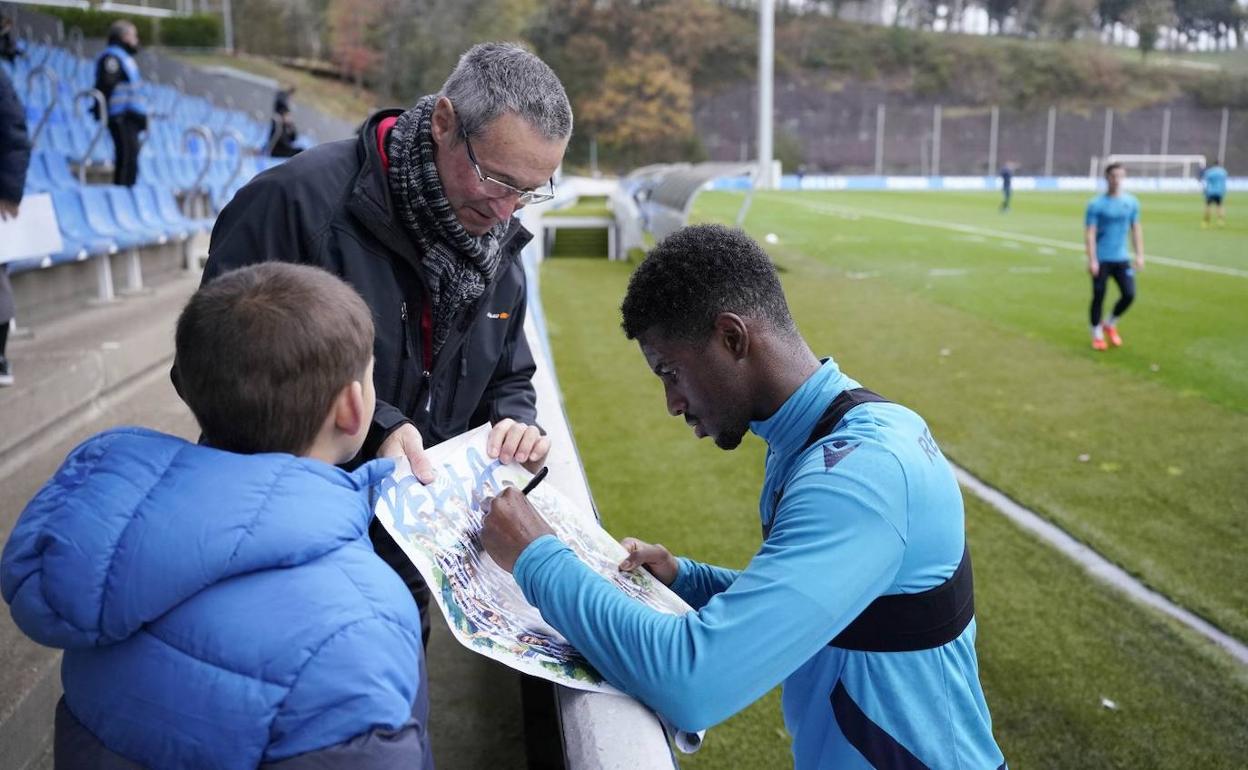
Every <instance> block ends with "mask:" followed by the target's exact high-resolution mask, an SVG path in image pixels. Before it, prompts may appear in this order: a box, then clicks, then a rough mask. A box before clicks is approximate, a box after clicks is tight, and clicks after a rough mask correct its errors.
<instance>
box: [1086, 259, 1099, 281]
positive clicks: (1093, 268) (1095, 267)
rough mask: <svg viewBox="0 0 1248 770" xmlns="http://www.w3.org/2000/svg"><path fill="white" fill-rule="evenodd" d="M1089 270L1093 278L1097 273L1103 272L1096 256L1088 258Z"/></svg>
mask: <svg viewBox="0 0 1248 770" xmlns="http://www.w3.org/2000/svg"><path fill="white" fill-rule="evenodd" d="M1088 272H1089V273H1091V274H1092V277H1093V278H1095V277H1096V274H1097V273H1099V272H1101V263H1100V262H1098V261H1097V260H1096V257H1092V258H1091V259H1089V260H1088Z"/></svg>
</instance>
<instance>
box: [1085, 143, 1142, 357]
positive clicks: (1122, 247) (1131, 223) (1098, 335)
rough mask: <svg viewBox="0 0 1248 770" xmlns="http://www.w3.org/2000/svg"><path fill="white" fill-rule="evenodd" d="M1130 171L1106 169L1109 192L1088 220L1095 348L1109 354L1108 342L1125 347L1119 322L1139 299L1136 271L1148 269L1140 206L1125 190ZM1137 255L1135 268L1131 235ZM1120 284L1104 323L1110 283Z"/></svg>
mask: <svg viewBox="0 0 1248 770" xmlns="http://www.w3.org/2000/svg"><path fill="white" fill-rule="evenodd" d="M1126 175H1127V171H1126V169H1124V168H1123V167H1122V165H1121V164H1118V163H1111V164H1109V165H1108V166H1106V167H1105V182H1106V190H1105V193H1104V194H1103V195H1098V196H1097V197H1095V198H1093V199H1092V200H1091V202H1089V203H1088V210H1087V213H1086V214H1085V216H1084V220H1083V224H1084V234H1083V241H1084V244H1085V246H1086V249H1087V254H1088V272H1089V273H1090V274H1091V275H1092V310H1091V318H1092V348H1093V350H1105V348H1106V347H1107V344H1106V339H1107V338H1108V340H1109V344H1112V345H1113V346H1114V347H1118V346H1120V345H1122V337H1120V336H1119V335H1118V319H1120V318H1122V314H1123V313H1125V312H1127V308H1128V307H1130V306H1131V302H1132V301H1133V300H1134V299H1135V271H1136V270H1143V269H1144V230H1143V228H1142V227H1140V202H1139V201H1138V200H1136V197H1135V196H1134V195H1132V194H1131V193H1129V192H1125V191H1123V190H1122V180H1123V179H1124V178H1125V177H1126ZM1128 231H1130V233H1131V246H1132V248H1133V249H1134V251H1135V268H1134V269H1132V266H1131V261H1130V259H1129V258H1128V256H1127V232H1128ZM1111 277H1112V278H1113V279H1114V283H1117V284H1118V291H1120V292H1121V296H1120V297H1119V298H1118V302H1117V303H1115V304H1114V308H1113V310H1112V312H1111V313H1110V316H1109V320H1108V321H1107V322H1105V323H1102V322H1101V306H1102V305H1103V304H1104V302H1105V289H1106V287H1107V286H1108V285H1109V279H1110V278H1111Z"/></svg>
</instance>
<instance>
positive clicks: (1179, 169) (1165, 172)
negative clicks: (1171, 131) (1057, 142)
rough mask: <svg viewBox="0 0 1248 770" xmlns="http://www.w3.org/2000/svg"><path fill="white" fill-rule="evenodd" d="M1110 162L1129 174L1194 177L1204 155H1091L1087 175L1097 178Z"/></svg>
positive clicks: (1203, 164) (1199, 168)
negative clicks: (1123, 168) (1118, 165)
mask: <svg viewBox="0 0 1248 770" xmlns="http://www.w3.org/2000/svg"><path fill="white" fill-rule="evenodd" d="M1111 163H1119V164H1121V165H1122V166H1123V167H1125V168H1126V169H1127V173H1128V174H1129V175H1131V176H1142V177H1175V178H1178V179H1196V178H1198V177H1199V176H1200V172H1201V170H1202V169H1204V167H1205V156H1204V155H1109V156H1107V157H1105V158H1100V157H1098V156H1096V155H1093V156H1092V163H1091V164H1090V166H1089V169H1088V176H1090V177H1092V178H1093V179H1096V178H1099V177H1100V176H1101V174H1102V173H1104V170H1105V168H1106V167H1108V166H1109V164H1111Z"/></svg>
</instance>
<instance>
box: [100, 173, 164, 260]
mask: <svg viewBox="0 0 1248 770" xmlns="http://www.w3.org/2000/svg"><path fill="white" fill-rule="evenodd" d="M103 190H104V196H105V197H106V198H107V199H108V205H109V207H110V208H111V209H112V212H113V219H115V220H116V221H117V224H119V225H121V226H122V227H123V228H125V229H126V230H127V231H129V232H131V233H141V234H142V235H143V238H144V239H145V240H146V243H149V244H152V243H154V244H157V245H160V244H164V243H168V241H169V239H170V237H175V236H173V234H172V233H170V232H169V231H168V230H167V229H166V228H165V227H164V226H163V225H160V226H158V225H157V224H154V223H151V222H144V221H143V219H142V217H141V216H140V215H139V211H138V209H137V208H136V207H135V202H134V197H133V196H131V194H130V191H129V190H128V189H126V188H125V187H118V186H114V185H109V186H107V187H104V188H103Z"/></svg>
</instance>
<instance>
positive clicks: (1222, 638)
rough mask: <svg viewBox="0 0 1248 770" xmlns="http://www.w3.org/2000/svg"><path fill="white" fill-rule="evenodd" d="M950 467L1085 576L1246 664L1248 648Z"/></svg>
mask: <svg viewBox="0 0 1248 770" xmlns="http://www.w3.org/2000/svg"><path fill="white" fill-rule="evenodd" d="M950 465H953V472H954V474H956V475H957V477H958V482H959V483H961V484H962V486H964V487H966V488H967V489H969V490H970V491H971V492H972V493H974V494H975V496H976V497H978V498H979V499H981V500H983V501H984V502H986V503H988V504H989V505H991V506H992V507H993V508H996V509H997V510H998V511H999V512H1001V513H1002V514H1004V515H1005V517H1006V518H1008V519H1009V520H1010V521H1012V522H1014V523H1015V524H1017V525H1018V526H1020V527H1022V528H1023V529H1025V530H1027V531H1028V532H1030V533H1031V534H1033V535H1035V536H1036V537H1038V538H1039V539H1041V540H1043V541H1044V542H1046V543H1048V544H1049V545H1051V546H1053V547H1054V548H1056V549H1057V550H1058V551H1060V552H1061V553H1062V554H1063V555H1065V556H1066V557H1068V558H1069V559H1071V560H1072V561H1074V562H1075V563H1077V564H1078V565H1079V566H1081V567H1083V569H1084V570H1085V571H1086V572H1087V573H1088V574H1090V575H1092V576H1093V577H1095V578H1097V579H1099V580H1102V581H1104V582H1106V583H1108V584H1109V585H1111V586H1113V587H1114V588H1116V589H1118V590H1119V591H1122V592H1123V593H1125V594H1126V595H1127V596H1129V597H1131V598H1132V599H1134V600H1135V601H1137V602H1139V603H1140V604H1143V605H1146V606H1148V607H1151V608H1153V609H1155V610H1157V611H1159V612H1162V613H1165V614H1166V615H1169V616H1170V617H1172V618H1174V619H1175V620H1177V621H1179V622H1180V623H1182V624H1183V625H1185V626H1187V627H1188V628H1190V629H1192V630H1193V631H1195V632H1196V633H1198V634H1200V635H1201V636H1203V637H1205V638H1206V639H1209V640H1210V641H1212V642H1213V643H1214V644H1217V645H1218V646H1219V647H1222V648H1223V649H1225V650H1226V651H1227V652H1229V653H1230V654H1231V656H1232V657H1234V658H1235V659H1236V660H1237V661H1239V662H1240V663H1241V664H1244V665H1248V646H1245V645H1244V643H1243V642H1241V641H1239V640H1238V639H1236V638H1235V637H1233V636H1231V635H1229V634H1227V633H1225V632H1224V631H1221V630H1219V629H1218V628H1215V627H1214V626H1213V625H1212V624H1211V623H1209V622H1208V621H1206V620H1205V619H1203V618H1201V617H1198V616H1197V615H1195V614H1194V613H1192V612H1191V611H1189V610H1185V609H1183V608H1182V607H1180V606H1179V605H1177V604H1175V603H1174V602H1172V601H1170V600H1169V599H1167V598H1166V597H1164V596H1162V595H1161V594H1159V593H1157V592H1156V591H1154V590H1152V589H1151V588H1148V587H1146V586H1145V585H1144V584H1143V583H1141V582H1140V581H1138V580H1136V579H1135V578H1133V577H1131V575H1129V574H1127V572H1126V571H1124V570H1123V569H1122V568H1121V567H1118V566H1117V565H1115V564H1113V563H1112V562H1110V561H1109V560H1107V559H1106V558H1105V557H1104V556H1101V555H1100V554H1099V553H1097V552H1096V551H1094V550H1092V549H1091V548H1089V547H1088V546H1086V545H1084V544H1083V543H1080V542H1079V541H1078V540H1076V539H1074V538H1073V537H1071V536H1070V535H1068V534H1067V533H1066V532H1065V531H1064V530H1063V529H1061V528H1060V527H1058V526H1057V525H1056V524H1053V523H1052V522H1050V521H1048V520H1047V519H1045V518H1043V517H1041V516H1040V515H1039V514H1037V513H1035V512H1034V511H1031V510H1029V509H1027V508H1024V507H1023V506H1021V505H1019V504H1018V503H1016V502H1014V501H1013V500H1011V499H1010V498H1009V497H1007V496H1005V495H1004V494H1003V493H1001V492H1000V491H999V490H997V489H994V488H993V487H990V486H988V485H987V484H985V483H984V482H983V481H980V480H979V479H978V478H976V477H975V476H972V475H971V474H970V472H969V471H967V470H966V469H965V468H962V467H960V466H958V465H955V464H953V463H950Z"/></svg>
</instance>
